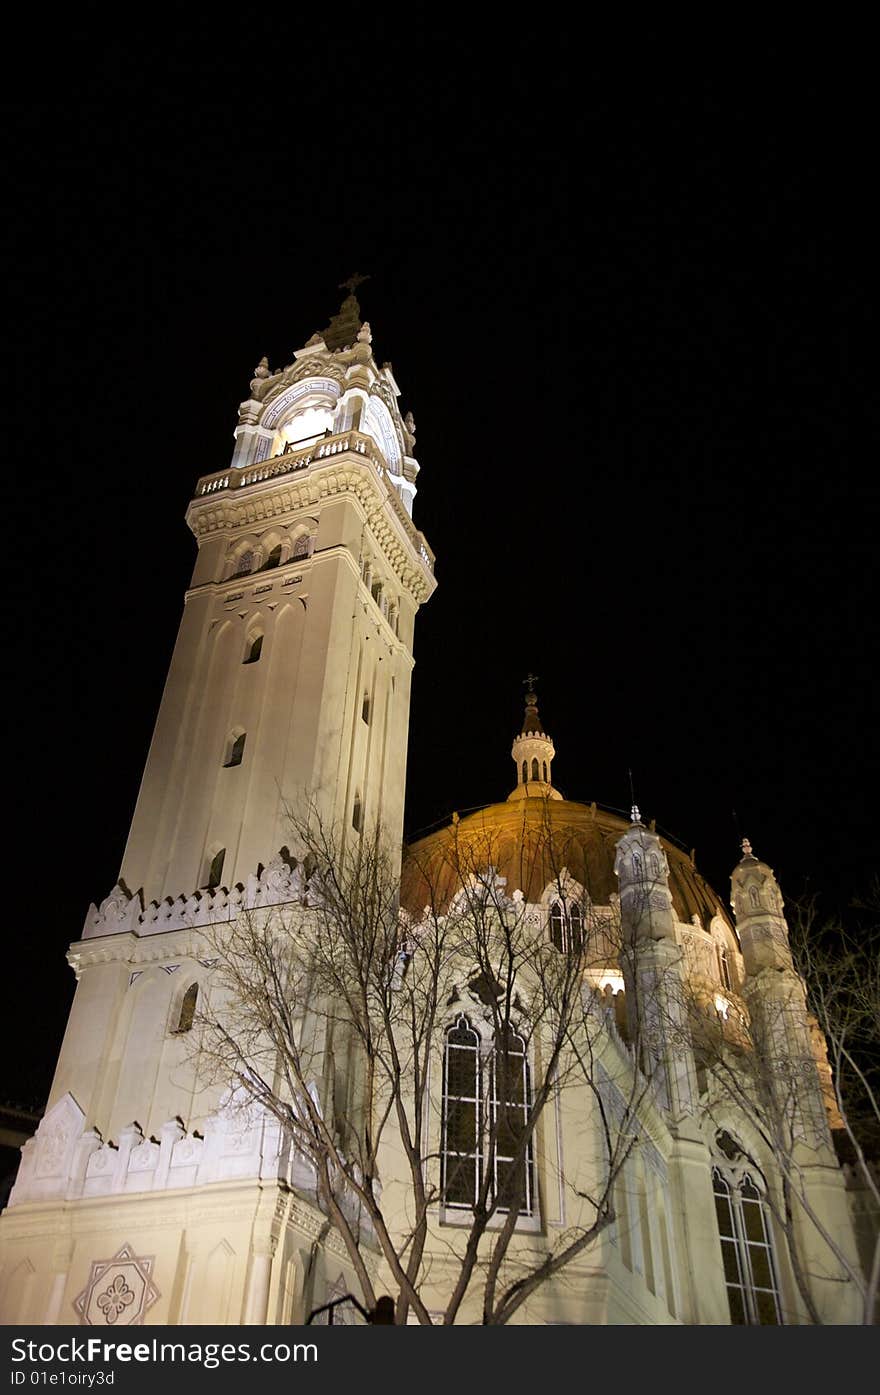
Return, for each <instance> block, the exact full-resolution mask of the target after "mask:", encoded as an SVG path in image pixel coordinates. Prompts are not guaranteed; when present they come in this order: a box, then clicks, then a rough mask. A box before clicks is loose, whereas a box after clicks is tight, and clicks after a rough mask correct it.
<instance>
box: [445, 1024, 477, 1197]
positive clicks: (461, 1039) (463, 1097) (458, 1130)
mask: <svg viewBox="0 0 880 1395" xmlns="http://www.w3.org/2000/svg"><path fill="white" fill-rule="evenodd" d="M482 1109H483V1090H482V1070H481V1062H480V1039H479V1037H478V1035H477V1033H476V1032H475V1031H474V1029H473V1027H471V1025H470V1023H469V1022H468V1020H467V1018H466V1017H459V1018H458V1020H457V1021H456V1023H455V1025H454V1026H452V1027H450V1028H449V1030H448V1031H447V1033H446V1049H445V1052H444V1059H443V1150H442V1179H441V1187H442V1189H443V1199H444V1201H445V1203H446V1205H447V1206H453V1207H456V1206H473V1204H474V1202H475V1200H476V1198H477V1193H478V1192H479V1190H480V1183H481V1182H482V1177H483V1170H482V1147H481V1138H482V1134H483V1128H482V1126H481V1123H482Z"/></svg>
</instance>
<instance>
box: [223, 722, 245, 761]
mask: <svg viewBox="0 0 880 1395" xmlns="http://www.w3.org/2000/svg"><path fill="white" fill-rule="evenodd" d="M246 739H247V733H246V732H244V731H241V732H239V734H238V735H237V736H235V737H233V738H232V740H231V742H230V746H229V753H228V755H227V757H226V763H225V767H224V768H225V769H226V770H229V769H230V768H231V767H232V766H233V765H241V758H242V756H243V755H244V743H245V740H246Z"/></svg>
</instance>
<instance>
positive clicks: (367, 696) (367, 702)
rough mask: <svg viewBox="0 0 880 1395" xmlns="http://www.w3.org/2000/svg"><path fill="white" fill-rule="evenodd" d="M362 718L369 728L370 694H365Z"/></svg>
mask: <svg viewBox="0 0 880 1395" xmlns="http://www.w3.org/2000/svg"><path fill="white" fill-rule="evenodd" d="M361 718H362V719H363V721H365V722H366V724H367V726H369V725H370V694H369V693H364V701H363V704H362V706H361Z"/></svg>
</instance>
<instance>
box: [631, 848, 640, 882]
mask: <svg viewBox="0 0 880 1395" xmlns="http://www.w3.org/2000/svg"><path fill="white" fill-rule="evenodd" d="M632 863H633V881H636V882H640V881H641V880H642V859H641V857H640V856H639V854H638V853H636V852H634V853H633V858H632Z"/></svg>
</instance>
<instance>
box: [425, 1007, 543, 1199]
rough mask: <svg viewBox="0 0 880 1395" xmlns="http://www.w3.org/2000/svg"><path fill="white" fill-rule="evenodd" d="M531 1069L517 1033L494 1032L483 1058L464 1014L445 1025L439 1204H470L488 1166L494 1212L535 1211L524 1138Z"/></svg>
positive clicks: (529, 1158) (528, 1151) (529, 1153)
mask: <svg viewBox="0 0 880 1395" xmlns="http://www.w3.org/2000/svg"><path fill="white" fill-rule="evenodd" d="M531 1100H532V1094H531V1076H530V1072H529V1064H528V1058H527V1055H526V1046H525V1042H524V1041H523V1039H522V1037H519V1036H517V1035H516V1034H515V1033H512V1032H511V1033H509V1034H508V1036H507V1039H506V1042H505V1043H504V1044H502V1043H501V1042H500V1041H499V1040H497V1039H496V1042H495V1046H494V1048H493V1049H492V1051H490V1052H489V1054H488V1056H487V1057H485V1058H484V1057H483V1055H482V1054H481V1051H480V1038H479V1035H478V1034H477V1032H476V1031H475V1030H474V1028H473V1027H472V1026H471V1024H470V1023H469V1022H468V1020H467V1018H466V1017H464V1016H461V1017H459V1018H457V1020H456V1022H455V1024H454V1025H453V1026H452V1027H450V1028H449V1029H448V1030H447V1032H446V1039H445V1043H444V1055H443V1125H442V1146H441V1188H442V1195H443V1201H444V1204H445V1205H446V1206H447V1207H449V1208H451V1209H462V1208H464V1209H469V1208H470V1207H472V1206H473V1205H474V1203H475V1201H476V1199H477V1196H478V1193H479V1191H480V1187H481V1185H482V1183H483V1179H484V1177H485V1175H486V1171H487V1169H488V1172H489V1175H490V1186H489V1195H490V1199H493V1200H495V1201H496V1202H497V1208H498V1210H499V1211H508V1210H510V1209H511V1208H515V1209H516V1210H517V1212H518V1213H519V1214H520V1215H522V1216H531V1215H534V1213H535V1209H536V1201H535V1178H534V1151H533V1147H532V1140H531V1139H529V1141H528V1143H527V1144H525V1145H524V1143H523V1130H524V1128H525V1126H526V1124H527V1122H528V1118H529V1111H530V1109H531Z"/></svg>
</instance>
